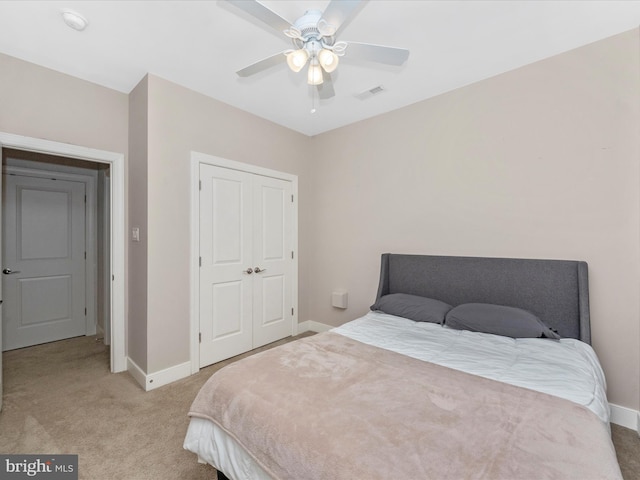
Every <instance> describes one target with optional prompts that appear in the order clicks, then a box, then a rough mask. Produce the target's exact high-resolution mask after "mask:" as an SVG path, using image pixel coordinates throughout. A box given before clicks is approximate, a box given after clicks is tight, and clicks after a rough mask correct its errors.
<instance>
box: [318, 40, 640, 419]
mask: <svg viewBox="0 0 640 480" xmlns="http://www.w3.org/2000/svg"><path fill="white" fill-rule="evenodd" d="M638 37H639V35H638V30H633V31H630V32H627V33H624V34H621V35H618V36H616V37H613V38H610V39H607V40H605V41H601V42H598V43H595V44H592V45H588V46H585V47H583V48H580V49H577V50H574V51H571V52H568V53H566V54H563V55H559V56H556V57H553V58H550V59H547V60H544V61H541V62H538V63H535V64H532V65H529V66H526V67H524V68H521V69H518V70H515V71H512V72H509V73H506V74H503V75H500V76H497V77H494V78H491V79H488V80H486V81H482V82H479V83H476V84H473V85H470V86H468V87H465V88H461V89H459V90H455V91H452V92H450V93H447V94H445V95H441V96H439V97H437V98H433V99H430V100H427V101H424V102H421V103H418V104H415V105H412V106H409V107H407V108H403V109H401V110H396V111H394V112H391V113H388V114H385V115H382V116H379V117H377V118H374V119H371V120H368V121H364V122H360V123H358V124H354V125H351V126H347V127H344V128H340V129H338V130H335V131H332V132H329V133H326V134H324V135H320V136H317V137H315V138H313V139H312V143H313V146H314V150H313V151H314V152H315V160H314V162H313V168H314V170H313V175H314V179H315V181H314V183H313V191H312V192H310V193H311V198H312V204H311V212H312V214H313V215H314V218H315V220H316V221H315V222H314V224H313V225H312V231H313V234H312V235H308V238H309V240H310V243H309V244H307V245H306V249H307V251H313V252H314V255H313V258H310V259H309V262H308V266H309V268H310V269H311V270H313V271H314V272H315V275H313V276H312V277H309V278H308V282H309V283H308V285H307V286H306V288H307V289H308V291H309V292H311V295H310V297H309V300H308V301H309V315H310V317H309V318H310V319H312V320H317V321H320V322H324V323H329V324H332V325H339V324H341V323H343V322H345V321H347V320H349V319H351V318H354V317H357V316H359V315H361V314H363V313H365V312H366V311H367V309H368V306H369V305H370V304H371V303H372V301H373V299H374V296H375V293H376V287H377V281H378V270H379V257H380V254H381V253H383V252H399V253H423V254H447V255H471V256H497V257H525V258H526V257H529V258H559V259H582V260H586V261H587V262H588V263H589V273H590V286H591V313H592V331H593V345H594V347H595V349H596V351H597V353H598V355H599V356H600V358H601V361H602V364H603V366H604V369H605V371H606V375H607V378H608V382H609V399H610V401H612V402H613V403H616V404H619V405H623V406H627V407H630V408H633V409H638V403H639V398H638V390H639V381H640V372H639V362H640V359H639V354H640V345H639V342H640V327H639V325H640V323H639V318H640V315H639V314H640V312H639V302H638V292H639V289H638V287H639V275H640V258H639V257H640V252H639V249H640V238H639V232H640V211H639V202H640V186H639V182H638V181H639V173H640V172H639V156H638V153H639V146H640V138H639V134H638V132H639V128H640V108H639V107H640V105H639V104H640V96H639V93H638V88H639V85H640V67H639V58H640V51H639V42H638V40H639V38H638ZM334 288H346V289H347V290H348V291H349V300H350V306H349V308H348V309H347V310H346V311H340V310H336V309H332V307H331V305H330V294H331V291H332V289H334Z"/></svg>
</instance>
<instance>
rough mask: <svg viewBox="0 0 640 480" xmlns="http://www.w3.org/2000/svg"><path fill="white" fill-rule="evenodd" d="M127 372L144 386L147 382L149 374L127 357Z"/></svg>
mask: <svg viewBox="0 0 640 480" xmlns="http://www.w3.org/2000/svg"><path fill="white" fill-rule="evenodd" d="M127 372H129V374H131V376H132V377H133V379H134V380H135V381H136V382H138V383H139V384H140V386H141V387H142V388H144V387H145V385H146V384H147V374H146V373H144V371H143V370H142V369H141V368H140V367H139V366H138V364H137V363H136V362H134V361H133V360H131V359H130V358H129V357H127ZM145 390H146V389H145Z"/></svg>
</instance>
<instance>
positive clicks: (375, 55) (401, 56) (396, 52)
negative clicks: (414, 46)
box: [345, 42, 409, 65]
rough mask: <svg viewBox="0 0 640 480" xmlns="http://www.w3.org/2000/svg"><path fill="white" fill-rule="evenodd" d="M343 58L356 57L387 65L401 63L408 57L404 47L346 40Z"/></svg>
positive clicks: (407, 51)
mask: <svg viewBox="0 0 640 480" xmlns="http://www.w3.org/2000/svg"><path fill="white" fill-rule="evenodd" d="M347 43H348V46H347V49H346V52H345V58H358V59H363V60H370V61H372V62H378V63H386V64H387V65H402V64H403V63H404V62H406V61H407V58H409V50H407V49H406V48H396V47H385V46H383V45H373V44H371V43H358V42H347Z"/></svg>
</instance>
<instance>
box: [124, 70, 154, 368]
mask: <svg viewBox="0 0 640 480" xmlns="http://www.w3.org/2000/svg"><path fill="white" fill-rule="evenodd" d="M148 93H149V88H148V76H145V77H144V78H143V79H142V80H141V81H140V83H138V85H137V86H136V87H135V88H134V89H133V90H132V91H131V93H130V94H129V175H128V179H129V182H128V192H129V201H128V212H129V223H128V225H129V228H128V229H127V232H126V235H127V240H128V242H127V243H128V244H129V261H128V263H127V274H128V280H129V283H128V290H127V295H128V298H129V302H128V321H129V325H128V329H127V346H128V348H127V355H128V357H129V358H130V359H131V360H133V361H134V362H135V363H136V365H138V367H140V368H141V369H142V370H143V371H147V347H148V342H147V334H148V330H147V302H148V300H149V299H148V298H147V266H148V259H147V255H148V248H147V247H148V242H147V235H146V232H147V209H148V201H147V195H148V190H149V188H148V173H147V170H148V127H149V106H148ZM134 227H135V228H139V229H140V232H141V235H140V241H139V242H134V241H132V235H131V233H132V232H131V229H132V228H134Z"/></svg>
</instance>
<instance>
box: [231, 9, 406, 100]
mask: <svg viewBox="0 0 640 480" xmlns="http://www.w3.org/2000/svg"><path fill="white" fill-rule="evenodd" d="M227 1H228V2H229V3H231V4H233V5H235V6H236V7H238V8H240V9H241V10H243V11H244V12H246V13H248V14H249V15H251V16H253V17H255V18H256V19H258V20H260V21H261V22H264V23H266V24H267V25H269V26H270V27H272V28H274V29H275V30H277V31H278V32H282V33H283V34H284V35H285V36H286V37H288V38H290V39H291V41H292V42H293V45H294V47H295V48H294V49H288V50H284V51H283V52H279V53H276V54H274V55H271V56H270V57H267V58H265V59H263V60H260V61H258V62H256V63H253V64H251V65H249V66H247V67H245V68H243V69H241V70H238V71H237V72H236V73H237V74H238V76H240V77H248V76H250V75H254V74H256V73H258V72H261V71H263V70H266V69H267V68H270V67H273V66H275V65H278V64H280V63H284V61H285V59H286V63H287V65H288V66H289V68H290V69H291V70H292V71H294V72H299V71H300V70H302V69H303V68H304V66H305V65H307V63H308V64H309V67H308V69H307V83H308V84H309V85H315V86H316V87H317V89H318V96H319V98H321V99H327V98H331V97H333V96H334V95H335V91H334V89H333V81H332V79H331V72H333V71H335V69H336V68H337V67H338V63H339V58H340V57H342V56H344V55H347V56H348V57H350V58H359V59H364V60H369V61H373V62H378V63H383V64H387V65H396V66H399V65H402V64H403V63H404V62H405V61H406V60H407V58H408V57H409V50H407V49H405V48H396V47H387V46H382V45H373V44H370V43H358V42H344V41H336V37H337V36H338V34H339V33H340V28H341V27H342V26H343V25H345V24H346V23H347V20H349V19H350V17H352V16H355V14H356V11H357V8H358V6H359V5H360V4H361V3H363V0H331V2H330V3H329V5H328V6H327V8H326V9H325V11H324V12H321V11H319V10H308V11H306V12H305V14H304V15H302V16H301V17H300V18H298V19H297V20H296V21H295V22H293V23H290V22H289V21H288V20H286V19H284V18H282V17H281V16H280V15H278V14H277V13H276V12H274V11H273V10H271V9H269V8H267V7H265V6H264V5H262V4H261V3H259V2H257V1H256V0H227Z"/></svg>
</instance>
